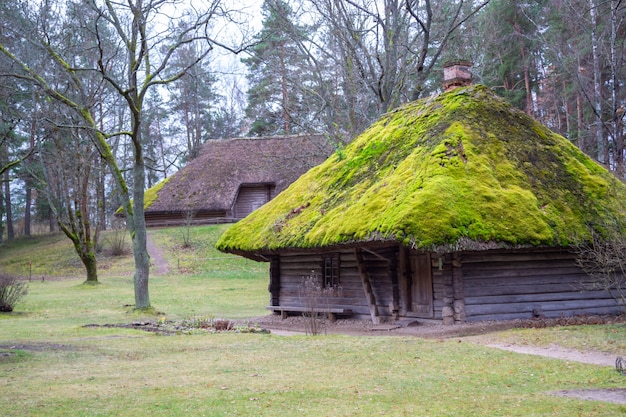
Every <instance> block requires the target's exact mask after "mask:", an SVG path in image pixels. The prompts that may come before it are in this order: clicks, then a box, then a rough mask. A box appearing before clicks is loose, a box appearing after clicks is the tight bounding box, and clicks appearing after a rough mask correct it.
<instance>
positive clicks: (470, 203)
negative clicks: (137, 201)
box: [217, 85, 626, 257]
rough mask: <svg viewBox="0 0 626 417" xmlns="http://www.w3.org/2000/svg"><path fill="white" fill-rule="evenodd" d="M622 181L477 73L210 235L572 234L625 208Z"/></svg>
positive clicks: (482, 243)
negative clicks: (476, 79)
mask: <svg viewBox="0 0 626 417" xmlns="http://www.w3.org/2000/svg"><path fill="white" fill-rule="evenodd" d="M624 201H626V186H625V185H624V184H623V183H621V182H620V181H617V180H616V178H615V177H614V176H613V175H612V174H611V173H609V172H608V171H607V170H605V169H604V168H603V167H602V166H600V165H599V164H597V163H595V162H594V161H592V160H591V159H590V158H588V157H587V156H586V155H584V154H583V153H582V152H581V151H580V150H579V149H578V148H576V147H575V146H573V145H572V144H571V143H570V142H569V141H568V140H566V139H565V138H563V137H562V136H559V135H557V134H555V133H554V132H552V131H550V130H549V129H548V128H546V127H545V126H543V125H541V124H539V123H538V122H537V121H535V120H534V119H532V118H531V117H529V116H527V115H526V114H524V113H523V112H520V111H518V110H516V109H514V108H512V107H511V106H510V105H509V104H508V103H507V102H505V101H504V100H503V99H501V98H499V97H498V96H497V95H496V94H495V93H494V92H492V91H491V90H490V89H488V88H486V87H484V86H480V85H474V86H470V87H465V88H459V89H456V90H452V91H450V92H446V93H443V94H441V95H439V96H436V97H431V98H427V99H423V100H420V101H417V102H413V103H409V104H407V105H405V106H404V107H402V108H399V109H397V110H395V111H393V112H391V113H389V114H386V115H384V116H382V117H381V118H380V119H379V120H378V121H377V122H375V123H374V124H373V125H372V126H371V127H370V128H369V129H368V130H366V131H365V132H364V133H363V134H362V135H360V136H359V137H358V138H356V139H355V140H354V141H353V142H352V143H351V144H350V145H348V146H347V147H346V148H344V149H342V150H340V151H337V152H336V153H335V154H333V155H332V156H331V157H330V158H328V159H327V160H326V161H325V162H324V163H322V164H321V165H319V166H317V167H314V168H312V169H311V170H309V171H308V172H307V173H306V174H304V175H303V176H301V177H300V178H299V179H298V181H296V182H295V183H293V184H292V185H291V186H290V187H289V188H288V189H287V190H285V191H284V192H283V193H281V194H280V195H278V196H277V197H276V198H275V199H274V200H273V201H271V202H270V203H268V204H266V205H265V206H263V207H262V208H260V209H259V210H257V211H256V212H254V213H252V214H251V215H249V216H248V217H246V218H245V219H243V220H242V221H240V222H239V223H237V224H236V225H234V226H233V227H232V228H231V229H229V230H228V231H227V232H226V233H225V234H224V235H223V236H222V237H221V239H220V240H219V241H218V243H217V246H218V249H220V250H222V251H226V252H233V253H239V254H242V255H244V256H251V257H254V256H256V255H255V254H257V253H261V254H262V253H272V252H273V251H276V250H284V249H295V250H299V249H301V248H314V247H328V246H337V245H353V244H364V242H372V243H374V242H381V241H397V242H400V243H403V244H406V245H408V246H411V247H414V248H416V249H421V250H437V251H450V250H477V249H488V248H502V247H532V246H568V245H571V244H572V243H573V242H574V241H576V240H578V239H585V238H586V237H588V236H589V233H590V232H589V226H590V225H596V227H597V228H599V229H601V228H602V224H603V222H604V221H605V220H608V219H611V218H613V219H614V218H618V217H620V218H621V216H623V207H624V206H623V202H624Z"/></svg>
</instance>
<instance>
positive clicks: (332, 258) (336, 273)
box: [322, 253, 341, 288]
mask: <svg viewBox="0 0 626 417" xmlns="http://www.w3.org/2000/svg"><path fill="white" fill-rule="evenodd" d="M340 271H341V265H340V257H339V254H338V253H333V254H329V255H325V256H324V257H323V258H322V288H337V287H339V286H340V284H341V273H340Z"/></svg>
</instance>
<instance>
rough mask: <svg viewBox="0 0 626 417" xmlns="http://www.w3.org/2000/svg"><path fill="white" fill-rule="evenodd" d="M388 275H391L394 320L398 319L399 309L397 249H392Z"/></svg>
mask: <svg viewBox="0 0 626 417" xmlns="http://www.w3.org/2000/svg"><path fill="white" fill-rule="evenodd" d="M388 265H389V276H390V277H391V290H392V291H391V296H392V311H391V314H392V315H393V319H394V320H398V315H399V309H400V284H399V279H398V251H397V250H394V251H393V254H392V256H391V258H390V259H389V261H388Z"/></svg>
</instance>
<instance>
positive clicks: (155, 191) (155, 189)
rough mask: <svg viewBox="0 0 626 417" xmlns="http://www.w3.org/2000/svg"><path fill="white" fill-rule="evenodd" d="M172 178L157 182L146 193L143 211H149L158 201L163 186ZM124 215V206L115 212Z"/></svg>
mask: <svg viewBox="0 0 626 417" xmlns="http://www.w3.org/2000/svg"><path fill="white" fill-rule="evenodd" d="M170 178H172V177H167V178H164V179H163V180H161V181H159V182H157V183H156V184H155V185H153V186H152V187H150V188H148V189H147V190H146V191H145V193H144V197H143V209H144V210H147V209H148V208H149V207H150V206H151V205H152V203H153V202H154V201H155V200H156V199H157V197H158V196H159V191H161V188H163V186H164V185H165V184H167V182H168V181H169V180H170ZM122 213H124V207H122V206H120V207H119V208H118V209H117V210H115V214H122Z"/></svg>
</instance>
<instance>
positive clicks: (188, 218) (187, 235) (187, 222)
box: [181, 210, 196, 248]
mask: <svg viewBox="0 0 626 417" xmlns="http://www.w3.org/2000/svg"><path fill="white" fill-rule="evenodd" d="M195 217H196V212H195V211H193V210H186V211H185V212H184V213H183V220H184V223H183V227H182V228H181V235H182V239H183V248H190V247H191V246H192V242H191V226H193V219H194V218H195Z"/></svg>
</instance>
